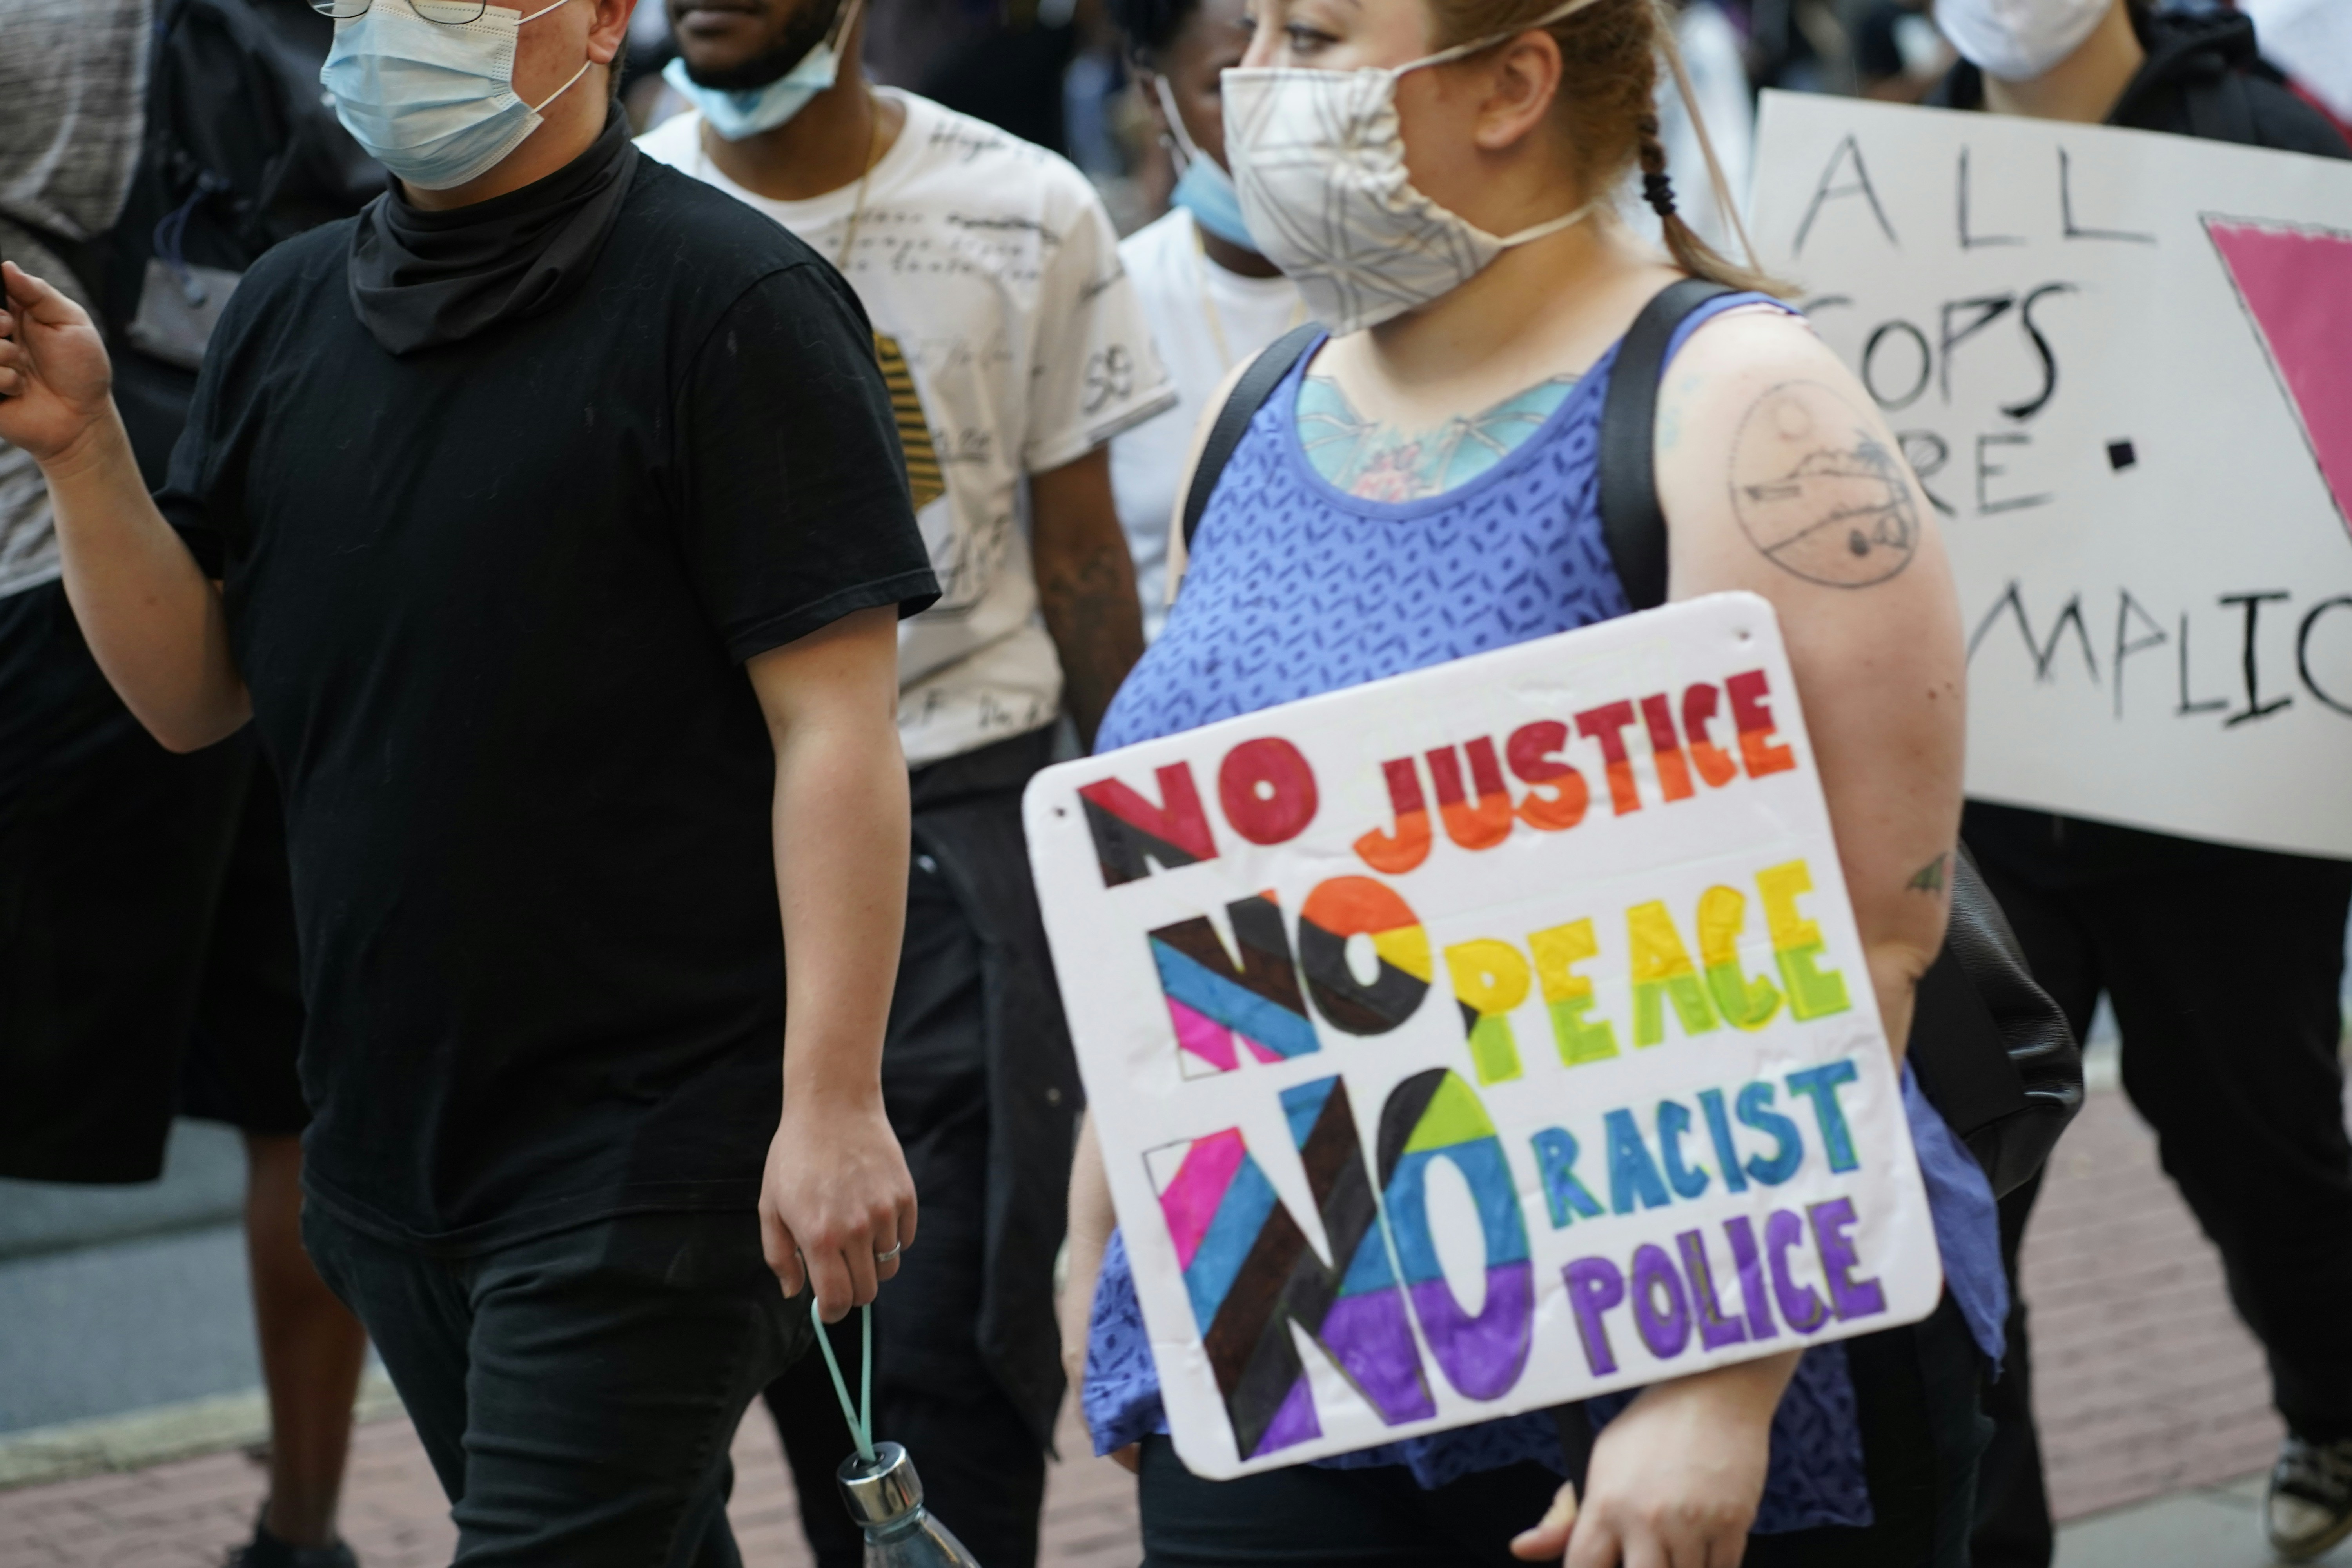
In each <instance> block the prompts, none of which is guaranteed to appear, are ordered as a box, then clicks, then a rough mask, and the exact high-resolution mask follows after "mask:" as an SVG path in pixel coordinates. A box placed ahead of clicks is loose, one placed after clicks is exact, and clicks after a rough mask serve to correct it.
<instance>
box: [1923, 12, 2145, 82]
mask: <svg viewBox="0 0 2352 1568" xmlns="http://www.w3.org/2000/svg"><path fill="white" fill-rule="evenodd" d="M2110 4H2111V0H1936V26H1937V27H1938V28H1940V29H1942V31H1943V35H1944V37H1947V38H1949V39H1950V40H1951V41H1952V47H1954V48H1956V49H1958V50H1959V51H1960V54H1961V55H1962V56H1963V57H1964V58H1966V59H1967V60H1968V61H1969V64H1971V65H1973V66H1975V67H1976V68H1978V69H1979V70H1981V71H1983V72H1984V73H1985V74H1986V75H1988V76H1997V77H1999V78H2000V79H2001V80H2003V81H2031V80H2032V79H2034V78H2035V77H2038V76H2040V75H2042V73H2043V72H2044V71H2047V70H2049V69H2050V68H2052V67H2053V66H2055V65H2056V64H2057V63H2058V62H2059V61H2061V60H2063V59H2064V58H2066V57H2067V56H2068V55H2071V54H2073V53H2074V51H2075V50H2076V49H2078V48H2080V47H2083V40H2084V39H2085V38H2087V37H2090V36H2091V35H2092V34H2093V33H2094V32H2095V31H2096V30H2097V29H2098V26H2099V24H2100V22H2102V21H2104V20H2105V17H2106V15H2107V11H2108V9H2109V6H2110Z"/></svg>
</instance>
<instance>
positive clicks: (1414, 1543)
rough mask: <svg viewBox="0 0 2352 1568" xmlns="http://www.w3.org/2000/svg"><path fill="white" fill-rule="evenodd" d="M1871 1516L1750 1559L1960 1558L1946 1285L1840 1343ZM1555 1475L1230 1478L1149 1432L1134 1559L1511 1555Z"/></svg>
mask: <svg viewBox="0 0 2352 1568" xmlns="http://www.w3.org/2000/svg"><path fill="white" fill-rule="evenodd" d="M1846 1353H1847V1362H1848V1364H1849V1365H1850V1366H1851V1367H1852V1369H1853V1384H1854V1396H1855V1404H1856V1407H1857V1411H1858V1414H1859V1418H1860V1420H1861V1424H1862V1440H1863V1462H1864V1470H1865V1473H1866V1474H1867V1476H1868V1478H1869V1481H1870V1501H1871V1511H1872V1513H1873V1514H1874V1516H1875V1517H1874V1523H1873V1524H1872V1525H1871V1527H1870V1528H1869V1529H1866V1530H1844V1529H1837V1530H1804V1531H1793V1532H1791V1533H1789V1534H1784V1535H1758V1536H1751V1537H1749V1539H1748V1554H1747V1558H1746V1560H1745V1563H1744V1564H1743V1568H1964V1565H1965V1564H1966V1563H1967V1561H1968V1536H1969V1519H1970V1517H1971V1516H1972V1513H1973V1511H1974V1501H1975V1474H1976V1461H1977V1455H1978V1453H1979V1450H1980V1449H1981V1448H1982V1447H1983V1444H1984V1440H1985V1437H1986V1436H1987V1430H1988V1429H1987V1426H1986V1423H1985V1421H1984V1418H1983V1417H1982V1415H1979V1410H1978V1390H1979V1385H1980V1384H1981V1381H1982V1379H1981V1368H1982V1363H1981V1361H1980V1359H1979V1356H1978V1354H1977V1350H1976V1345H1975V1343H1974V1342H1973V1341H1971V1340H1970V1339H1969V1331H1968V1325H1967V1324H1966V1323H1965V1322H1963V1321H1961V1318H1960V1315H1959V1310H1958V1308H1957V1307H1956V1306H1955V1305H1954V1304H1953V1302H1952V1300H1951V1299H1950V1298H1949V1297H1946V1298H1945V1300H1944V1301H1943V1303H1942V1305H1941V1306H1939V1307H1938V1308H1937V1311H1936V1314H1935V1315H1934V1316H1933V1317H1931V1318H1929V1319H1928V1320H1927V1321H1925V1322H1923V1323H1918V1324H1916V1325H1913V1326H1911V1327H1908V1328H1901V1329H1890V1330H1888V1331H1885V1332H1884V1333H1877V1334H1869V1335H1865V1336H1864V1337H1863V1338H1861V1339H1856V1340H1849V1341H1848V1342H1846ZM1558 1489H1559V1477H1558V1476H1556V1475H1554V1474H1553V1473H1552V1472H1551V1471H1550V1470H1549V1469H1547V1468H1543V1467H1542V1466H1540V1465H1536V1464H1519V1465H1513V1466H1510V1467H1507V1468H1504V1469H1499V1470H1486V1471H1482V1472H1479V1473H1477V1474H1475V1475H1470V1476H1465V1477H1464V1478H1462V1479H1460V1480H1457V1481H1455V1482H1454V1483H1452V1484H1451V1485H1448V1486H1444V1487H1439V1488H1436V1489H1433V1490H1429V1491H1423V1489H1421V1488H1419V1487H1418V1486H1416V1485H1414V1483H1413V1479H1412V1474H1411V1472H1409V1471H1407V1470H1404V1469H1402V1468H1391V1467H1381V1468H1372V1469H1361V1470H1334V1469H1325V1468H1318V1467H1317V1466H1313V1465H1298V1466H1294V1467H1292V1468H1288V1469H1282V1470H1269V1471H1266V1472H1265V1473H1264V1474H1261V1475H1255V1476H1245V1477H1244V1478H1242V1479H1239V1480H1233V1481H1207V1480H1202V1479H1200V1478H1199V1477H1197V1476H1195V1475H1193V1474H1192V1472H1191V1471H1189V1470H1187V1469H1185V1468H1184V1466H1183V1463H1182V1461H1181V1460H1179V1459H1178V1458H1176V1451H1175V1448H1174V1447H1172V1446H1171V1444H1170V1442H1169V1440H1168V1439H1167V1438H1165V1437H1149V1438H1146V1439H1145V1440H1144V1444H1143V1474H1142V1481H1141V1487H1140V1500H1141V1503H1142V1512H1143V1550H1144V1558H1143V1568H1277V1565H1278V1568H1356V1565H1359V1564H1365V1565H1377V1564H1382V1563H1393V1564H1395V1565H1396V1568H1407V1565H1411V1568H1505V1565H1506V1564H1511V1563H1517V1561H1518V1560H1517V1559H1516V1558H1514V1557H1513V1556H1512V1555H1511V1554H1510V1541H1511V1537H1512V1536H1514V1535H1516V1534H1517V1533H1518V1532H1519V1531H1522V1530H1525V1529H1527V1528H1528V1526H1529V1525H1531V1524H1533V1523H1534V1522H1535V1521H1537V1520H1538V1519H1539V1518H1541V1517H1542V1515H1543V1511H1544V1510H1545V1508H1547V1507H1548V1506H1549V1504H1550V1502H1551V1499H1552V1494H1553V1493H1554V1492H1555V1491H1556V1490H1558Z"/></svg>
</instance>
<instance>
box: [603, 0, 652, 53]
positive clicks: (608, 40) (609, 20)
mask: <svg viewBox="0 0 2352 1568" xmlns="http://www.w3.org/2000/svg"><path fill="white" fill-rule="evenodd" d="M646 3H647V4H648V5H660V4H661V3H662V0H646ZM595 4H596V15H595V18H594V20H593V21H591V22H590V23H589V24H588V58H590V59H592V60H593V61H595V62H596V63H597V64H598V65H600V66H616V65H617V64H618V63H619V61H620V58H621V51H622V50H624V49H625V48H626V47H628V41H629V14H630V13H631V12H633V11H635V9H636V8H637V0H595Z"/></svg>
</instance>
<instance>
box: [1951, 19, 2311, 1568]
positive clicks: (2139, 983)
mask: <svg viewBox="0 0 2352 1568" xmlns="http://www.w3.org/2000/svg"><path fill="white" fill-rule="evenodd" d="M1935 17H1936V25H1937V26H1938V27H1940V28H1941V29H1942V30H1943V33H1944V36H1945V37H1948V38H1949V39H1950V40H1951V43H1952V47H1954V48H1956V49H1958V51H1959V54H1960V61H1959V63H1958V65H1956V66H1954V67H1953V68H1952V69H1951V72H1950V74H1949V75H1948V76H1946V77H1945V79H1943V81H1942V82H1941V83H1939V84H1938V85H1937V87H1936V89H1934V90H1933V91H1932V92H1931V93H1929V95H1928V97H1927V102H1928V103H1930V104H1932V105H1935V106H1937V107H1938V108H1945V109H1958V110H1981V111H1984V112H1988V113H1993V114H2021V115H2027V116H2031V117H2032V118H2034V119H2038V120H2055V121H2074V122H2076V123H2079V124H2086V125H2087V124H2098V123H2105V124H2108V125H2120V126H2126V127H2129V128H2130V129H2133V130H2137V131H2153V132H2166V133H2168V134H2171V135H2176V136H2201V137H2205V138H2208V139H2210V140H2214V141H2223V142H2241V143H2243V144H2245V145H2248V146H2254V147H2268V148H2273V149H2276V150H2279V151H2283V152H2289V153H2308V154H2312V155H2315V156H2318V157H2325V158H2345V157H2352V147H2347V145H2346V144H2345V141H2344V138H2343V137H2342V136H2341V135H2340V134H2338V133H2337V132H2336V128H2335V127H2334V126H2332V125H2331V124H2329V123H2328V121H2327V119H2326V116H2325V115H2323V114H2321V113H2320V112H2319V111H2318V110H2315V109H2314V108H2313V107H2312V106H2311V105H2309V104H2307V103H2305V102H2303V101H2302V100H2299V99H2297V98H2296V97H2295V96H2294V94H2293V93H2292V92H2290V91H2289V90H2288V89H2286V88H2285V87H2284V85H2283V84H2282V83H2281V82H2280V81H2279V80H2278V79H2277V76H2276V73H2275V72H2273V71H2272V70H2271V69H2270V68H2269V67H2267V66H2265V65H2264V64H2263V61H2262V59H2261V57H2260V55H2259V53H2258V51H2257V50H2256V47H2255V41H2254V26H2253V24H2252V22H2250V21H2248V20H2247V19H2246V18H2245V17H2244V16H2238V15H2235V14H2233V13H2231V12H2221V13H2217V14H2214V15H2210V16H2180V15H2172V14H2168V13H2165V12H2159V11H2157V10H2155V9H2154V8H2152V7H2151V6H2149V5H2144V4H2142V3H2140V0H2036V3H2035V4H2033V5H2002V4H1996V3H1994V0H1936V8H1935ZM1961 833H1962V836H1963V837H1966V839H1967V840H1968V843H1969V847H1970V848H1971V849H1972V850H1974V851H1975V853H1976V857H1977V861H1978V864H1979V866H1980V867H1981V868H1982V869H1983V871H1984V875H1985V881H1986V883H1987V884H1988V885H1989V886H1990V888H1991V889H1992V890H1993V893H1994V895H1995V896H1996V897H1998V898H1999V899H2000V907H2001V909H2002V910H2003V911H2004V912H2005V913H2006V914H2007V915H2008V916H2009V919H2010V923H2011V925H2012V926H2014V927H2015V928H2016V930H2017V937H2018V941H2019V942H2021V943H2022V944H2023V946H2024V948H2025V955H2026V958H2027V961H2028V962H2029V963H2032V966H2033V977H2034V978H2035V979H2036V980H2038V981H2040V982H2041V983H2042V986H2043V988H2044V989H2046V990H2047V991H2048V992H2049V993H2050V994H2051V996H2052V997H2053V999H2054V1000H2056V1001H2057V1003H2058V1004H2059V1005H2061V1006H2063V1008H2065V1010H2066V1015H2067V1021H2068V1022H2069V1023H2070V1024H2072V1025H2073V1026H2074V1033H2075V1034H2076V1035H2077V1036H2078V1037H2079V1036H2081V1035H2084V1033H2086V1032H2087V1031H2088V1030H2089V1028H2090V1026H2091V1017H2092V1015H2093V1013H2094V1012H2095V1009H2096V1008H2097V1006H2098V1004H2099V997H2100V996H2101V994H2105V995H2106V996H2107V997H2108V998H2109V1000H2110V1001H2111V1002H2112V1004H2113V1005H2114V1007H2115V1013H2116V1023H2117V1025H2118V1026H2120V1027H2121V1028H2122V1031H2123V1083H2124V1091H2125V1092H2126V1094H2128V1095H2129V1096H2130V1097H2131V1100H2132V1104H2133V1106H2134V1107H2135V1108H2136V1109H2137V1110H2138V1111H2139V1113H2140V1114H2141V1115H2142V1116H2143V1117H2145V1118H2147V1122H2148V1124H2149V1125H2150V1126H2152V1127H2154V1128H2155V1129H2156V1131H2157V1138H2158V1145H2159V1148H2160V1149H2161V1152H2162V1154H2163V1161H2164V1169H2165V1173H2167V1174H2168V1175H2169V1176H2171V1178H2172V1179H2173V1181H2174V1182H2175V1183H2177V1184H2179V1188H2180V1195H2181V1196H2182V1197H2183V1198H2185V1199H2186V1200H2187V1201H2188V1204H2189V1208H2190V1209H2191V1210H2192V1211H2194V1212H2195V1214H2196V1215H2197V1223H2198V1224H2199V1225H2200V1226H2202V1227H2203V1228H2204V1231H2205V1234H2206V1235H2207V1236H2208V1237H2210V1238H2211V1239H2212V1241H2213V1244H2214V1246H2215V1247H2218V1248H2219V1249H2220V1250H2221V1262H2222V1266H2223V1268H2224V1269H2225V1271H2226V1272H2227V1275H2228V1278H2229V1285H2230V1298H2231V1302H2232V1303H2233V1304H2234V1305H2235V1306H2236V1307H2237V1309H2238V1313H2239V1316H2241V1317H2242V1318H2243V1319H2244V1320H2245V1321H2246V1324H2247V1326H2248V1327H2249V1328H2251V1329H2252V1331H2254V1335H2255V1337H2256V1338H2257V1339H2259V1340H2261V1341H2262V1342H2263V1351H2264V1352H2265V1353H2266V1354H2267V1356H2268V1358H2269V1361H2270V1370H2271V1390H2272V1393H2271V1396H2272V1401H2273V1404H2275V1405H2277V1407H2278V1411H2279V1415H2280V1416H2281V1418H2282V1419H2283V1420H2284V1424H2285V1426H2286V1429H2287V1435H2286V1439H2285V1441H2284V1444H2283V1445H2282V1446H2281V1447H2280V1450H2279V1458H2278V1463H2277V1464H2276V1466H2275V1467H2274V1468H2273V1470H2272V1473H2271V1481H2270V1491H2269V1496H2268V1498H2267V1500H2265V1503H2264V1508H2263V1514H2264V1528H2265V1530H2266V1531H2267V1533H2268V1536H2269V1539H2270V1543H2271V1547H2272V1550H2273V1551H2274V1552H2277V1553H2279V1555H2281V1556H2282V1557H2284V1558H2286V1559H2287V1560H2288V1561H2290V1562H2305V1561H2307V1560H2309V1559H2311V1558H2314V1557H2317V1556H2320V1555H2321V1554H2323V1553H2325V1552H2327V1551H2328V1550H2330V1549H2331V1548H2332V1547H2334V1546H2335V1545H2336V1543H2337V1542H2341V1541H2343V1540H2344V1539H2345V1538H2346V1537H2347V1536H2352V1339H2347V1336H2346V1335H2345V1333H2344V1308H2343V1305H2342V1303H2343V1301H2344V1300H2345V1299H2346V1298H2347V1296H2352V1142H2347V1138H2346V1135H2345V1127H2344V1117H2343V1109H2342V1108H2343V1104H2344V1067H2343V1063H2342V1060H2341V1058H2340V1057H2339V1055H2338V1048H2339V1042H2340V1041H2341V1038H2342V1036H2343V1032H2344V1020H2343V1016H2342V1013H2341V1002H2340V998H2339V988H2340V986H2341V984H2342V982H2343V977H2344V925H2345V917H2346V912H2347V909H2352V863H2347V862H2346V861H2343V860H2328V859H2320V858H2315V857H2312V856H2305V855H2281V854H2275V853H2273V852H2271V851H2268V850H2262V849H2246V848H2241V847H2237V846H2234V845H2227V844H2212V843H2205V842H2200V841H2197V840H2193V839H2187V838H2177V837H2172V836H2170V835H2168V834H2161V833H2147V832H2142V831H2140V830H2139V829H2137V828H2132V827H2123V826H2116V825H2114V824H2111V823H2104V822H2088V821H2084V820H2083V819H2081V818H2079V817H2069V816H2057V815H2055V814H2053V813H2050V812H2041V811H2026V810H2022V809H2021V808H2018V807H2015V806H2008V805H1996V804H1994V803H1993V802H1990V801H1974V800H1972V801H1970V802H1969V806H1968V815H1967V816H1966V818H1965V819H1964V821H1963V824H1962V827H1961ZM2191 919H2193V920H2195V921H2197V922H2198V928H2199V929H2200V930H2201V931H2211V932H2212V933H2213V937H2214V941H2215V942H2216V943H2218V944H2220V945H2219V947H2218V948H2217V950H2216V951H2214V952H2212V953H2211V954H2210V962H2208V963H2200V964H2193V965H2184V964H2182V963H2178V962H2177V961H2176V960H2175V959H2174V957H2173V952H2174V948H2173V942H2172V940H2171V937H2172V933H2173V932H2174V931H2178V930H2179V929H2180V926H2181V923H2182V922H2183V921H2189V920H2191ZM2230 973H2260V974H2261V975H2262V976H2263V984H2260V985H2258V986H2252V987H2246V986H2241V985H2232V984H2228V983H2226V982H2225V981H2224V980H2223V979H2222V978H2221V977H2222V976H2223V975H2226V974H2230ZM2041 1186H2042V1184H2041V1178H2040V1177H2039V1176H2036V1177H2035V1178H2034V1179H2033V1180H2032V1181H2031V1182H2029V1183H2027V1184H2025V1185H2024V1186H2021V1187H2020V1188H2019V1189H2018V1190H2017V1191H2015V1192H2013V1193H2011V1194H2009V1196H2007V1197H2006V1198H2003V1199H2002V1200H2001V1205H2000V1220H2001V1247H2002V1251H2003V1254H2004V1258H2005V1262H2006V1264H2007V1267H2008V1269H2009V1274H2010V1278H2011V1280H2012V1281H2013V1280H2014V1279H2016V1277H2017V1258H2018V1251H2019V1248H2020V1247H2021V1245H2022V1244H2023V1241H2024V1237H2025V1226H2026V1221H2027V1219H2028V1217H2029V1216H2030V1215H2032V1212H2033V1201H2034V1198H2035V1196H2036V1194H2039V1193H2040V1191H2041ZM2011 1301H2012V1306H2011V1318H2010V1323H2009V1336H2008V1337H2009V1346H2010V1352H2009V1359H2008V1364H2007V1366H2006V1367H2005V1368H2004V1370H2003V1373H2002V1375H2001V1378H2000V1382H1999V1383H1997V1384H1993V1386H1992V1389H1991V1393H1990V1397H1989V1398H1988V1400H1987V1402H1986V1407H1987V1410H1988V1413H1989V1414H1990V1415H1992V1417H1993V1420H1994V1432H1993V1438H1992V1443H1991V1446H1990V1447H1989V1448H1988V1449H1987V1450H1986V1454H1985V1463H1984V1478H1983V1483H1982V1486H1981V1489H1980V1490H1979V1496H1978V1518H1977V1529H1976V1537H1975V1542H1974V1547H1973V1560H1974V1563H1975V1568H2048V1564H2049V1563H2050V1561H2051V1557H2052V1554H2053V1551H2054V1550H2055V1544H2056V1543H2055V1539H2054V1535H2053V1530H2052V1526H2051V1520H2050V1500H2049V1496H2048V1494H2047V1492H2046V1490H2045V1489H2044V1486H2043V1481H2042V1452H2041V1444H2040V1439H2039V1438H2038V1436H2036V1435H2035V1432H2034V1427H2033V1404H2032V1389H2033V1384H2032V1360H2031V1353H2032V1352H2031V1346H2030V1344H2029V1342H2028V1340H2027V1337H2026V1317H2025V1305H2024V1302H2023V1300H2022V1298H2021V1297H2018V1296H2017V1295H2015V1294H2014V1292H2012V1295H2011Z"/></svg>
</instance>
